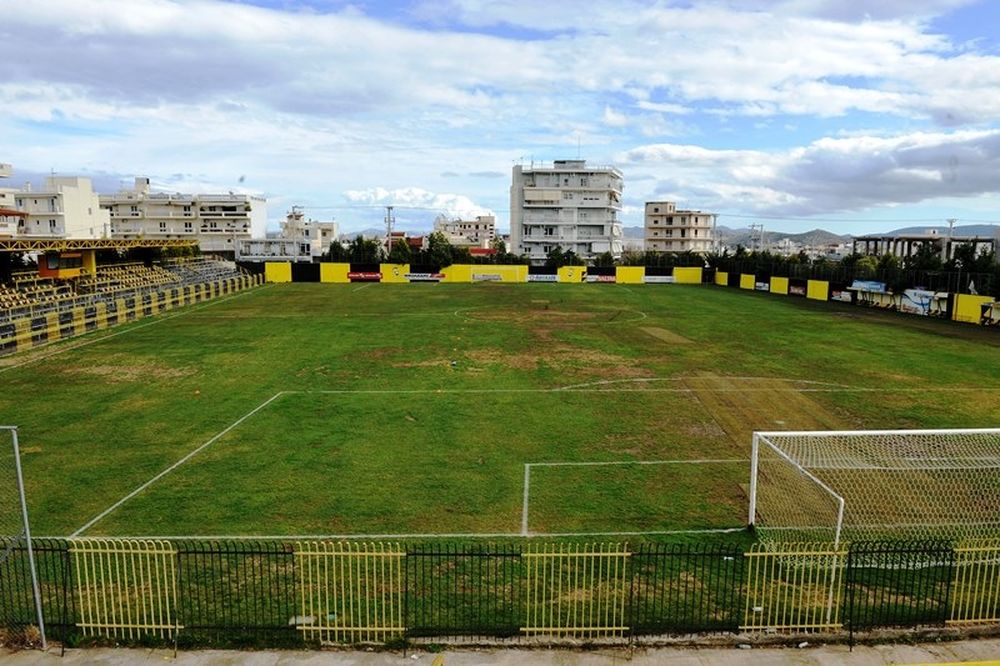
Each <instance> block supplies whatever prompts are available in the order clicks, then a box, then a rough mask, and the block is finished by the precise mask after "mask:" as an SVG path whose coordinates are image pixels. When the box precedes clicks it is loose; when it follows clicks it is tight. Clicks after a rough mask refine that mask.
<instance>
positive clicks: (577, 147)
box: [576, 132, 580, 159]
mask: <svg viewBox="0 0 1000 666" xmlns="http://www.w3.org/2000/svg"><path fill="white" fill-rule="evenodd" d="M576 159H580V132H577V133H576Z"/></svg>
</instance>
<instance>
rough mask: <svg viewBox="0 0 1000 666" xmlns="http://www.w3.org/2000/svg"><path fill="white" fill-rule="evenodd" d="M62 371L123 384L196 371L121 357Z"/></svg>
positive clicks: (192, 373) (188, 375)
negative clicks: (111, 361)
mask: <svg viewBox="0 0 1000 666" xmlns="http://www.w3.org/2000/svg"><path fill="white" fill-rule="evenodd" d="M63 372H65V373H67V374H70V375H77V376H84V377H91V378H94V379H100V380H101V381H102V382H104V383H107V384H124V383H130V382H138V381H143V380H147V379H149V378H150V377H155V378H157V379H161V380H162V379H182V378H184V377H190V376H191V375H194V374H196V373H197V369H196V368H193V367H183V368H174V367H171V366H168V365H163V364H162V363H156V362H155V361H142V362H135V361H134V360H133V361H130V362H127V361H126V359H125V358H124V357H123V358H122V359H121V362H118V363H113V364H100V365H78V366H66V367H65V368H64V369H63Z"/></svg>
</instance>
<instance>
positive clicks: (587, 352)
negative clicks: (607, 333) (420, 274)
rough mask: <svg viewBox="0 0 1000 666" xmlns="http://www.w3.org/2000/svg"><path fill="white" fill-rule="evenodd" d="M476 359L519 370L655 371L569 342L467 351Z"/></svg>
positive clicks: (622, 374) (647, 373)
mask: <svg viewBox="0 0 1000 666" xmlns="http://www.w3.org/2000/svg"><path fill="white" fill-rule="evenodd" d="M465 357H466V358H467V359H468V360H469V361H471V362H472V363H477V364H482V365H504V366H507V367H509V368H514V369H516V370H536V369H538V368H540V367H542V366H547V367H550V368H554V369H558V370H564V371H579V372H583V373H584V374H587V375H589V374H592V373H593V374H600V375H602V376H611V377H648V376H651V374H652V372H651V371H650V370H648V369H646V368H643V367H640V366H638V365H637V364H636V361H635V360H633V359H630V358H627V357H625V356H619V355H618V354H609V353H607V352H602V351H598V350H596V349H585V348H582V347H574V346H572V345H567V344H565V343H562V344H559V343H556V344H550V345H544V346H539V347H538V348H537V349H533V350H531V351H521V352H516V353H507V352H504V351H502V350H500V349H493V348H486V349H474V350H470V351H467V352H465Z"/></svg>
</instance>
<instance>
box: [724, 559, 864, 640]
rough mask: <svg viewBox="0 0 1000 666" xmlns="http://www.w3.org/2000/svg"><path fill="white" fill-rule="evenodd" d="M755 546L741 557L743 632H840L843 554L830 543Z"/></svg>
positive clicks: (741, 627)
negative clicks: (743, 560)
mask: <svg viewBox="0 0 1000 666" xmlns="http://www.w3.org/2000/svg"><path fill="white" fill-rule="evenodd" d="M767 548H768V546H767V545H765V544H755V545H754V546H752V547H751V549H750V552H748V553H746V558H747V559H746V572H747V585H746V608H745V610H744V614H743V624H742V625H741V626H740V629H741V630H743V631H782V632H799V631H835V630H838V629H840V628H841V626H842V625H841V622H840V601H841V595H842V588H843V584H842V583H843V581H842V578H841V576H842V572H843V571H844V565H845V561H846V558H847V548H846V546H845V545H843V544H841V545H840V546H839V547H838V546H836V545H834V544H833V543H784V544H779V545H778V546H777V548H778V550H768V549H767Z"/></svg>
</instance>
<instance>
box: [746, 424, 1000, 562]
mask: <svg viewBox="0 0 1000 666" xmlns="http://www.w3.org/2000/svg"><path fill="white" fill-rule="evenodd" d="M750 525H752V526H754V527H755V528H756V530H757V531H758V533H759V534H760V538H761V539H762V540H764V541H770V542H777V541H782V542H788V541H833V542H836V543H839V542H840V541H841V540H842V539H846V540H851V541H858V540H875V539H959V538H975V537H995V536H1000V428H992V429H962V430H868V431H843V432H839V431H818V432H757V433H754V436H753V454H752V462H751V478H750Z"/></svg>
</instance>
